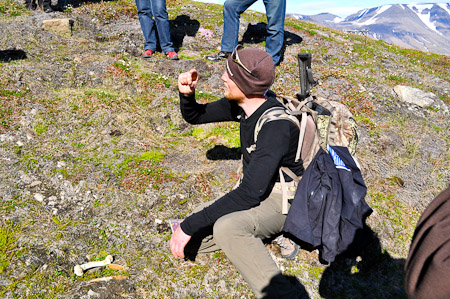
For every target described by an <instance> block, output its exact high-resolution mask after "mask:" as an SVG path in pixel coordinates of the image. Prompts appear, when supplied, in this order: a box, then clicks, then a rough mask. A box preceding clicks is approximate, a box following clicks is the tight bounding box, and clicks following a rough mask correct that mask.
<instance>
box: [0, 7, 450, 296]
mask: <svg viewBox="0 0 450 299" xmlns="http://www.w3.org/2000/svg"><path fill="white" fill-rule="evenodd" d="M59 4H60V3H53V6H54V8H55V12H52V13H47V14H46V13H43V12H42V11H27V10H25V9H24V8H23V6H22V5H21V4H18V3H15V2H12V1H11V0H0V13H1V22H0V36H1V37H2V38H1V39H0V100H1V107H0V199H1V201H0V216H1V220H0V225H1V235H0V244H1V245H2V246H1V247H2V248H1V249H0V294H1V296H3V297H5V298H191V297H192V298H197V297H198V298H251V297H252V296H253V295H252V292H251V290H250V289H249V288H248V286H247V284H246V283H245V281H244V280H243V279H242V277H241V276H240V274H239V273H237V271H236V269H235V268H234V267H233V266H232V265H231V263H230V262H229V261H228V260H227V258H226V256H225V255H224V254H223V253H221V252H216V253H213V254H209V255H205V256H199V257H197V260H196V261H195V262H192V261H179V260H175V259H173V258H172V257H171V255H170V251H169V247H168V240H169V239H170V229H169V226H168V220H169V219H170V218H183V217H185V216H186V215H187V214H188V213H189V212H190V211H192V209H193V207H194V206H196V205H197V204H199V203H201V202H204V201H207V200H210V199H213V198H216V197H218V196H220V195H221V194H224V193H225V192H227V191H228V190H229V189H230V188H231V187H232V186H233V185H234V183H235V181H236V178H237V175H236V169H237V166H238V164H239V154H238V152H237V148H238V147H239V140H238V130H239V128H238V126H237V125H236V124H220V125H217V124H210V125H202V126H197V127H193V126H191V125H189V124H187V123H186V122H185V121H184V120H183V119H182V118H181V115H180V111H179V107H178V94H177V86H176V78H177V76H178V74H179V73H180V72H182V71H186V70H189V69H190V68H196V69H197V70H198V71H199V73H200V83H199V86H198V94H197V97H198V99H199V100H200V101H202V102H208V101H213V100H215V99H218V98H219V97H220V96H221V89H222V83H221V81H220V76H221V74H222V73H223V71H224V66H223V64H221V63H211V62H208V61H206V60H205V59H204V58H203V57H204V56H205V55H207V54H211V53H214V52H217V49H218V47H219V46H220V38H221V35H222V16H221V6H218V5H212V4H202V3H196V2H190V1H168V5H167V6H168V11H169V16H170V20H171V31H172V35H173V40H174V42H175V44H176V46H177V49H178V51H179V54H180V57H181V60H179V61H170V60H168V59H166V57H165V56H164V55H163V54H161V53H157V54H156V55H155V56H154V57H152V58H150V59H148V60H143V59H141V58H140V57H139V55H140V53H141V51H142V49H143V38H142V34H141V31H140V26H139V22H138V19H137V15H136V10H135V6H134V3H133V2H129V1H127V0H119V1H117V2H115V1H112V2H98V3H92V4H89V3H79V4H80V5H73V6H68V5H66V6H61V5H59ZM54 19H69V20H70V22H69V24H72V25H71V30H70V33H64V31H55V30H60V29H54V28H53V29H51V28H50V29H43V28H42V25H43V23H44V21H46V20H54ZM263 22H265V18H264V15H263V14H260V13H254V12H248V13H246V14H245V15H244V16H243V18H242V20H241V30H240V32H241V33H242V36H241V38H242V41H243V42H244V44H245V46H246V47H258V48H261V49H262V48H264V24H263ZM299 52H310V53H312V55H313V69H314V72H315V78H316V79H319V81H320V85H318V86H317V87H315V89H314V90H313V92H314V94H316V95H321V96H324V97H327V98H331V99H334V100H337V101H340V102H343V103H345V104H346V105H348V106H349V107H350V108H351V110H352V112H353V113H354V114H355V118H356V120H357V122H358V124H359V128H360V132H361V141H360V143H359V149H358V159H359V161H360V164H361V166H362V170H363V175H364V178H365V181H366V184H367V186H368V194H367V198H366V200H367V202H368V203H369V205H370V206H371V207H372V208H373V209H374V213H373V214H372V215H371V216H370V217H369V219H368V224H369V226H370V228H371V229H372V230H373V231H374V236H375V241H374V242H373V243H372V244H371V245H370V246H369V248H368V250H367V251H366V252H365V253H364V254H362V257H359V258H358V259H356V260H351V259H345V260H342V261H339V262H336V263H334V264H332V265H330V266H324V265H321V264H320V263H319V261H318V258H317V251H311V252H310V251H307V250H301V252H300V254H299V256H298V257H297V258H296V259H295V260H294V261H286V260H283V259H281V258H280V256H279V252H278V249H277V247H276V246H273V245H270V244H268V247H270V248H271V252H273V256H274V259H275V260H276V261H277V263H278V264H279V265H280V267H281V268H282V269H283V271H284V273H286V274H287V275H292V276H296V277H297V278H298V279H299V280H300V281H301V282H302V284H303V285H304V287H305V289H306V290H307V292H308V294H309V296H310V297H311V298H402V297H404V291H403V288H402V283H403V282H402V267H403V265H404V261H405V258H406V256H407V253H408V249H409V244H410V240H411V238H412V234H413V230H414V227H415V224H416V222H417V220H418V217H419V216H420V214H421V212H422V211H423V209H424V208H425V207H426V206H427V205H428V203H429V202H430V201H431V200H432V198H433V197H434V196H435V195H437V194H438V193H439V192H440V191H441V190H443V189H444V188H445V187H446V186H447V185H448V184H449V181H450V151H449V147H450V146H449V145H450V130H449V129H450V128H449V123H450V121H449V119H450V116H449V105H450V99H449V93H450V82H449V79H450V74H449V71H448V70H449V67H450V58H449V57H447V56H440V55H435V54H431V53H422V52H418V51H413V50H407V49H402V48H398V47H395V46H392V45H388V44H385V43H383V42H376V41H373V40H370V39H367V38H365V37H360V36H355V35H348V34H345V33H343V32H339V31H335V30H331V29H327V28H323V27H318V26H316V25H313V24H308V23H303V22H299V21H294V20H292V19H287V20H286V38H285V49H284V58H283V62H282V64H281V65H280V66H279V67H277V70H276V75H277V80H276V83H275V85H274V87H273V90H274V91H275V92H277V93H283V94H290V95H293V94H295V93H296V92H297V91H298V90H299V83H298V82H299V81H298V66H297V61H296V54H297V53H299ZM397 85H402V86H407V87H411V88H416V89H414V91H415V92H416V93H415V96H414V98H416V99H417V98H419V99H422V100H423V101H421V102H414V101H413V100H411V99H408V98H402V97H400V96H399V94H397V93H396V92H395V91H394V87H395V86H397ZM412 102H413V103H412ZM108 254H111V255H112V256H113V257H114V263H115V264H118V265H121V266H124V267H125V268H124V269H122V270H116V269H109V268H99V269H96V270H90V271H87V273H85V274H84V275H83V276H82V277H78V276H76V275H75V274H74V272H73V267H74V266H75V265H77V264H80V263H83V262H87V261H89V260H91V261H92V260H103V259H104V258H105V257H106V256H107V255H108Z"/></svg>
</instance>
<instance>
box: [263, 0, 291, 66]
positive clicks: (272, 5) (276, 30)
mask: <svg viewBox="0 0 450 299" xmlns="http://www.w3.org/2000/svg"><path fill="white" fill-rule="evenodd" d="M264 5H265V7H266V15H267V38H266V52H267V53H269V54H270V55H271V56H272V58H273V64H274V65H277V64H279V63H280V58H281V50H282V48H283V43H284V19H285V16H286V0H264Z"/></svg>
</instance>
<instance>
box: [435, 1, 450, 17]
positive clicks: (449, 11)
mask: <svg viewBox="0 0 450 299" xmlns="http://www.w3.org/2000/svg"><path fill="white" fill-rule="evenodd" d="M436 5H438V6H439V7H440V8H442V9H443V10H445V11H446V12H447V13H448V14H449V15H450V9H449V4H448V3H436Z"/></svg>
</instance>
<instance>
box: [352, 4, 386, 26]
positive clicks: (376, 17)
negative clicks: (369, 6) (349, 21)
mask: <svg viewBox="0 0 450 299" xmlns="http://www.w3.org/2000/svg"><path fill="white" fill-rule="evenodd" d="M391 7H392V5H383V6H381V7H379V8H378V9H377V10H376V13H375V15H374V16H373V17H371V18H370V19H369V20H367V21H365V22H362V23H359V22H356V24H355V25H358V26H368V25H372V24H375V23H376V21H377V19H378V16H379V15H381V14H382V13H383V12H385V11H386V10H388V9H389V8H391Z"/></svg>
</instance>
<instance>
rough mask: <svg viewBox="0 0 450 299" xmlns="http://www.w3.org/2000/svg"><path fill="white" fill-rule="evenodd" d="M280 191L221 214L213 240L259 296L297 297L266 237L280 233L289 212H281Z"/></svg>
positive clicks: (295, 289) (295, 290) (296, 290)
mask: <svg viewBox="0 0 450 299" xmlns="http://www.w3.org/2000/svg"><path fill="white" fill-rule="evenodd" d="M281 200H282V198H281V194H274V193H272V194H271V196H270V197H269V198H267V199H266V200H264V201H263V202H261V204H260V205H259V206H257V207H255V208H252V209H250V210H245V211H240V212H235V213H231V214H228V215H225V216H223V217H221V218H220V219H219V220H217V222H216V223H215V225H214V233H213V235H214V241H215V243H216V244H217V245H218V247H220V248H221V249H222V250H223V251H224V252H225V254H226V255H227V257H228V258H229V259H230V261H231V262H232V263H233V265H234V266H235V267H236V268H237V269H238V271H239V272H240V273H241V274H242V276H243V277H244V279H245V280H246V281H247V283H248V284H249V285H250V287H251V288H252V290H253V292H254V293H255V295H256V297H257V298H262V297H269V298H296V297H297V296H298V289H297V287H296V286H295V285H294V284H292V283H291V282H290V281H289V280H288V279H286V278H285V277H284V276H283V275H282V273H281V271H280V269H279V268H278V266H277V265H276V263H275V262H274V260H273V259H272V257H271V255H270V253H269V250H268V249H267V248H266V247H265V245H264V243H263V239H266V238H270V237H272V236H273V235H275V234H277V233H280V232H281V230H282V228H283V225H284V221H285V220H286V215H283V214H282V213H281Z"/></svg>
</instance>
